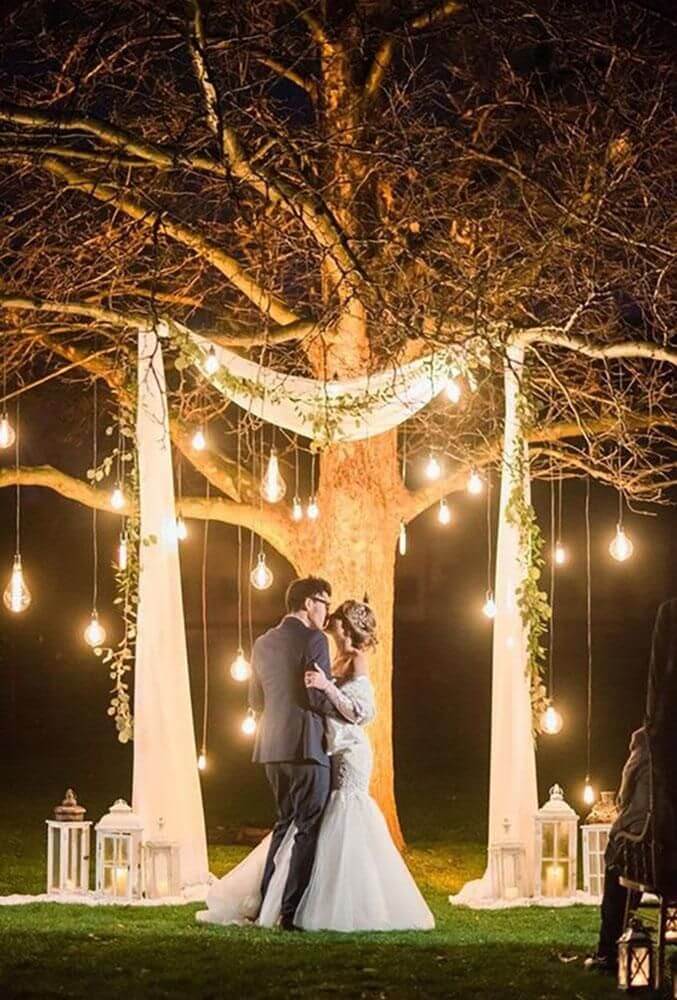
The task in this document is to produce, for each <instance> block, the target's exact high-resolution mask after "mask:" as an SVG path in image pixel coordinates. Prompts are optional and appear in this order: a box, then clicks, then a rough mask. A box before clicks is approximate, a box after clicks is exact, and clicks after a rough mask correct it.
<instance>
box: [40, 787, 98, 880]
mask: <svg viewBox="0 0 677 1000" xmlns="http://www.w3.org/2000/svg"><path fill="white" fill-rule="evenodd" d="M86 812H87V810H86V809H85V808H84V807H83V806H79V805H78V801H77V799H76V797H75V793H74V791H73V789H72V788H69V789H68V790H67V792H66V794H65V796H64V800H63V802H62V803H61V805H58V806H56V808H55V809H54V819H48V820H46V821H45V822H46V823H47V892H48V893H60V892H75V893H86V892H88V891H89V835H90V834H89V832H90V827H91V825H92V824H91V822H90V821H89V820H85V819H84V815H85V813H86Z"/></svg>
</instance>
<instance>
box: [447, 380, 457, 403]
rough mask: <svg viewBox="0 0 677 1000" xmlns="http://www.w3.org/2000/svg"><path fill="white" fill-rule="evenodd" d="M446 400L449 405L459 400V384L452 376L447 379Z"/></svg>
mask: <svg viewBox="0 0 677 1000" xmlns="http://www.w3.org/2000/svg"><path fill="white" fill-rule="evenodd" d="M446 390H447V399H448V400H449V402H450V403H458V401H459V399H460V398H461V383H460V382H459V381H458V379H457V378H455V376H453V375H449V376H448V377H447V386H446Z"/></svg>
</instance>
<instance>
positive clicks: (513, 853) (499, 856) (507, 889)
mask: <svg viewBox="0 0 677 1000" xmlns="http://www.w3.org/2000/svg"><path fill="white" fill-rule="evenodd" d="M489 871H490V872H491V881H492V885H493V892H494V894H495V896H496V898H497V899H522V898H523V897H525V896H526V895H527V884H526V851H525V849H524V844H519V843H510V842H506V843H504V844H496V845H494V846H492V847H490V848H489Z"/></svg>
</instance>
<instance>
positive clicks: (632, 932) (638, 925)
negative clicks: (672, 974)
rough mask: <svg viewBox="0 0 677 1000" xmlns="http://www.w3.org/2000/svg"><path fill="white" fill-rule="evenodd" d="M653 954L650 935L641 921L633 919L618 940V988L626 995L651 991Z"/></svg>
mask: <svg viewBox="0 0 677 1000" xmlns="http://www.w3.org/2000/svg"><path fill="white" fill-rule="evenodd" d="M653 981H654V953H653V944H652V941H651V935H650V934H649V932H648V931H647V929H646V927H645V926H644V924H643V923H642V921H641V920H638V919H637V917H633V918H632V919H631V920H630V923H629V925H628V928H627V930H626V931H625V932H624V933H623V934H621V936H620V937H619V939H618V988H619V990H625V991H626V992H627V993H633V992H639V991H640V990H651V989H652V988H653Z"/></svg>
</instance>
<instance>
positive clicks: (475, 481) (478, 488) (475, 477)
mask: <svg viewBox="0 0 677 1000" xmlns="http://www.w3.org/2000/svg"><path fill="white" fill-rule="evenodd" d="M483 489H484V480H483V479H482V477H481V476H480V474H479V472H478V471H477V470H476V469H473V470H472V472H471V473H470V475H469V477H468V493H470V494H471V495H472V496H479V494H480V493H481V492H482V490H483Z"/></svg>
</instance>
